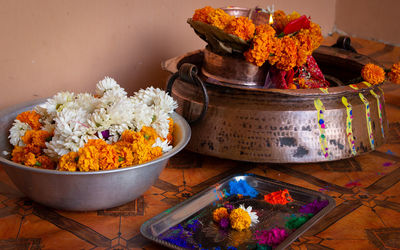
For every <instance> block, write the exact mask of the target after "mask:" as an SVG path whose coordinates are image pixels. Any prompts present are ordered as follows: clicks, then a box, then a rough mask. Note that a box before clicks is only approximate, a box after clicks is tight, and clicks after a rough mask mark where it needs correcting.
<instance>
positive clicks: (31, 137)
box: [21, 130, 51, 148]
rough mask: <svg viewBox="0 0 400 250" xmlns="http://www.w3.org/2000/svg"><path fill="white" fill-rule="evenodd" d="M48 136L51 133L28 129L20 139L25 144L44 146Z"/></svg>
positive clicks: (49, 136)
mask: <svg viewBox="0 0 400 250" xmlns="http://www.w3.org/2000/svg"><path fill="white" fill-rule="evenodd" d="M49 138H51V134H50V133H49V132H47V131H45V130H28V131H26V132H25V135H24V136H22V138H21V139H22V141H23V142H24V143H25V144H26V145H32V146H36V147H39V148H45V147H46V141H48V139H49Z"/></svg>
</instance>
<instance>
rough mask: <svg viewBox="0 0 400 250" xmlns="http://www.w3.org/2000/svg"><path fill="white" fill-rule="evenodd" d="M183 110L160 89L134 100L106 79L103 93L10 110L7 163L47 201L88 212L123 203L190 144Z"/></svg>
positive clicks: (24, 187)
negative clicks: (179, 110) (172, 157)
mask: <svg viewBox="0 0 400 250" xmlns="http://www.w3.org/2000/svg"><path fill="white" fill-rule="evenodd" d="M176 107H177V104H176V102H175V101H174V100H173V99H172V97H170V96H169V95H168V94H167V93H166V92H164V91H162V90H160V89H157V88H153V87H149V88H147V89H145V90H140V91H138V92H136V93H135V94H134V95H133V96H131V97H128V96H127V93H126V92H125V90H124V89H123V88H121V87H120V86H119V85H118V84H117V83H116V82H115V81H114V80H113V79H111V78H108V77H106V78H105V79H104V80H102V81H100V82H99V83H98V84H97V86H96V93H95V95H92V94H89V93H80V94H74V93H71V92H61V93H58V94H56V95H55V96H54V97H52V98H50V99H47V100H46V101H42V100H39V101H35V102H34V103H31V104H23V105H22V106H20V107H13V108H10V109H8V110H3V111H2V112H1V113H2V115H1V119H0V124H1V126H2V127H3V128H4V129H3V130H4V131H2V133H1V140H0V147H1V148H0V149H1V150H2V151H3V154H5V155H4V157H0V162H2V163H3V166H4V169H5V171H6V172H7V174H8V175H9V177H10V178H11V180H12V181H13V182H14V183H15V185H16V186H17V187H18V188H19V189H20V190H21V191H22V192H23V193H24V194H25V195H27V196H28V197H30V198H31V199H33V200H35V201H37V202H39V203H42V204H45V205H48V206H51V207H55V208H60V209H65V210H80V211H81V210H96V209H104V208H109V207H113V206H117V205H121V204H124V203H126V202H128V201H131V200H133V199H135V198H137V197H138V196H139V195H141V194H142V193H144V192H145V191H146V190H147V189H148V188H149V187H150V186H151V185H152V184H153V183H154V181H155V180H156V179H157V178H158V176H159V174H160V172H161V171H162V169H163V168H164V166H165V165H166V163H167V161H168V159H169V158H170V157H171V156H173V155H174V154H176V153H177V152H179V151H180V150H182V149H183V148H184V147H185V145H186V144H187V142H188V140H189V138H190V127H189V126H188V124H187V123H186V121H185V120H184V119H183V118H182V117H181V116H179V115H178V114H176V113H174V112H173V111H174V109H175V108H176ZM10 126H11V128H10ZM7 127H8V128H10V129H9V131H8V130H7V129H6V128H7ZM7 152H8V154H7Z"/></svg>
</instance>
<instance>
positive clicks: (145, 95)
mask: <svg viewBox="0 0 400 250" xmlns="http://www.w3.org/2000/svg"><path fill="white" fill-rule="evenodd" d="M155 96H156V89H155V88H153V87H148V88H146V89H140V90H139V91H138V92H136V93H135V95H134V96H133V98H136V99H138V100H139V101H140V102H141V103H144V104H146V105H147V106H152V105H154V97H155Z"/></svg>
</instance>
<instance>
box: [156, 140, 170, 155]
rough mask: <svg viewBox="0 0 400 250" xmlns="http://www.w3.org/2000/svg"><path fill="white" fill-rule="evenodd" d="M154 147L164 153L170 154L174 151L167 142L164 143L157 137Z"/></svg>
mask: <svg viewBox="0 0 400 250" xmlns="http://www.w3.org/2000/svg"><path fill="white" fill-rule="evenodd" d="M152 147H153V148H154V147H160V148H161V149H162V151H163V153H165V152H168V151H170V150H171V149H172V146H171V145H169V142H168V141H167V140H164V141H162V140H161V139H160V138H159V137H157V139H156V142H155V143H154V144H153V145H152Z"/></svg>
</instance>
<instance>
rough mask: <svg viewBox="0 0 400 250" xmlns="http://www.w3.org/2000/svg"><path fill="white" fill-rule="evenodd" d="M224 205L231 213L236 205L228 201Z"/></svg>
mask: <svg viewBox="0 0 400 250" xmlns="http://www.w3.org/2000/svg"><path fill="white" fill-rule="evenodd" d="M224 207H225V208H226V210H228V213H229V214H230V213H231V211H232V210H233V209H235V207H234V206H233V205H231V204H229V203H226V204H225V205H224Z"/></svg>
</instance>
